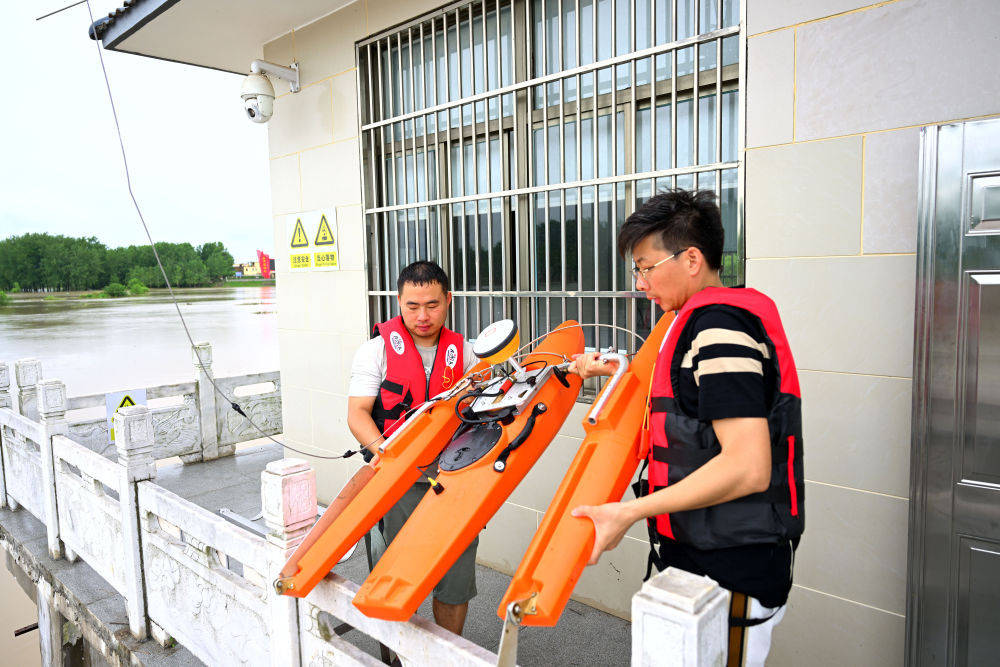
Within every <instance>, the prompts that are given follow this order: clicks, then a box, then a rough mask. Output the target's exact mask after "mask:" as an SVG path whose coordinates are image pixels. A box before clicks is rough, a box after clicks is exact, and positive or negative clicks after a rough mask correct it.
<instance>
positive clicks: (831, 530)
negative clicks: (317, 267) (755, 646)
mask: <svg viewBox="0 0 1000 667" xmlns="http://www.w3.org/2000/svg"><path fill="white" fill-rule="evenodd" d="M746 3H747V16H748V24H747V32H748V34H749V37H748V58H749V62H748V80H747V82H746V86H747V105H748V110H747V145H748V151H747V154H746V166H747V187H746V192H745V195H746V238H747V255H748V262H747V280H748V283H749V284H750V285H751V286H754V287H758V288H760V289H762V290H764V291H765V292H767V293H769V294H770V295H771V296H772V297H774V298H775V300H776V301H777V302H778V305H779V307H780V309H781V311H782V315H783V317H784V322H785V326H786V329H787V331H788V335H789V339H790V340H791V343H792V347H793V351H794V353H795V356H796V361H797V363H798V365H799V367H800V368H801V369H802V387H803V393H804V403H805V408H804V419H805V440H806V459H805V465H806V477H807V479H808V485H807V489H806V507H807V513H808V516H809V521H808V529H807V533H806V536H805V539H804V541H803V545H802V547H801V549H800V552H799V561H798V564H797V571H796V587H795V588H794V589H793V595H792V599H791V606H790V609H789V612H788V615H787V616H786V619H785V621H784V622H783V624H782V626H781V627H779V629H778V631H777V632H776V635H775V643H774V653H773V656H772V658H773V659H772V661H771V663H770V664H774V665H791V664H803V663H804V662H806V661H807V660H808V662H809V663H810V664H816V663H818V664H827V663H828V664H866V665H869V664H871V665H883V664H885V665H894V664H899V663H900V662H901V659H902V641H903V629H904V618H903V616H902V614H903V609H904V605H903V595H904V586H905V546H906V523H907V495H908V460H909V420H910V414H909V413H910V409H909V392H910V390H911V387H910V376H911V358H912V338H913V335H912V331H913V295H914V273H915V259H914V255H913V252H914V249H915V230H916V226H915V225H916V223H915V201H916V169H917V164H916V145H917V144H916V142H917V132H918V129H917V128H915V127H914V126H919V125H923V124H931V123H938V122H945V121H949V120H955V119H962V118H966V117H971V116H980V115H987V114H996V113H1000V102H997V98H996V95H995V94H994V91H995V90H996V89H997V87H998V86H997V85H996V84H997V83H1000V82H998V81H997V77H1000V74H998V72H1000V67H998V66H997V65H998V64H1000V63H998V59H1000V55H998V54H1000V51H997V50H996V49H995V48H994V44H993V41H992V39H993V33H994V32H995V30H994V26H996V25H997V24H998V23H1000V21H998V18H1000V16H998V15H997V14H998V12H1000V5H998V4H997V3H995V2H992V1H991V0H955V1H954V2H948V3H940V2H932V1H931V0H894V1H891V2H879V3H869V2H864V1H863V0H808V1H803V2H794V3H789V2H782V1H779V0H746ZM439 4H441V3H440V0H417V1H412V2H405V3H401V2H392V1H388V0H358V2H355V3H353V4H351V5H349V6H348V7H346V8H344V9H342V10H340V11H338V12H336V13H334V14H331V15H329V16H327V17H325V18H323V19H321V20H319V21H317V22H316V23H313V24H311V25H309V26H306V27H304V28H300V29H296V30H294V31H292V30H291V28H292V26H289V29H290V30H289V33H288V34H286V35H284V36H282V37H280V38H278V39H276V40H275V41H273V42H270V43H269V44H267V45H265V46H264V49H263V52H264V56H265V57H266V58H269V59H271V60H276V61H280V62H284V61H289V60H292V59H294V60H297V61H298V62H299V63H300V66H301V72H302V77H303V82H304V87H303V90H302V92H301V93H298V94H297V95H289V94H284V95H282V96H281V97H280V98H279V99H278V103H277V107H276V112H275V117H274V119H273V120H272V121H271V123H270V124H269V132H270V133H271V139H270V153H271V158H272V159H271V165H270V166H271V182H272V199H273V201H274V213H275V216H276V217H275V234H276V238H277V239H278V240H282V238H283V235H284V227H283V224H282V219H281V217H280V214H284V213H294V212H300V211H306V210H310V209H313V208H318V207H323V208H331V207H333V208H336V211H337V218H338V229H339V234H340V238H339V242H340V252H341V260H342V262H343V267H342V270H341V271H335V272H324V273H314V274H303V275H290V274H288V272H287V271H282V269H285V268H286V266H285V265H284V264H283V262H285V261H286V260H285V259H284V257H283V253H281V252H279V253H278V255H277V259H278V270H279V278H278V297H279V298H278V303H279V311H278V312H279V330H280V334H281V338H280V341H281V363H282V372H283V377H284V388H285V399H284V406H285V407H284V420H285V425H286V437H288V438H289V442H290V443H291V444H293V446H296V447H303V448H308V449H310V451H316V450H320V451H325V452H330V453H335V454H339V453H341V452H342V451H343V450H344V449H346V448H348V447H353V446H354V441H353V438H352V437H351V435H350V433H349V432H348V430H347V427H346V415H345V407H346V393H345V392H346V381H345V378H346V375H347V373H348V372H349V367H350V360H351V358H352V356H353V353H354V350H355V349H356V348H357V346H358V345H360V344H361V342H362V341H364V340H365V339H367V337H368V335H367V334H368V331H367V329H368V321H367V304H366V299H365V296H364V292H365V280H364V271H363V269H364V266H363V240H364V230H363V221H362V216H361V207H360V201H361V190H360V183H361V178H360V174H359V173H358V170H359V158H358V137H357V134H358V130H357V104H356V98H355V95H356V92H357V91H356V83H355V76H356V72H355V70H354V66H355V63H354V42H355V41H357V40H359V39H361V38H363V37H365V36H368V35H370V34H374V33H376V32H379V31H381V30H383V29H386V28H388V27H390V26H393V25H396V24H398V23H401V22H404V21H407V20H409V19H411V18H413V17H415V16H417V15H419V14H421V13H423V12H425V11H428V10H431V9H434V8H435V7H436V6H438V5H439ZM956 49H958V50H959V51H960V52H959V51H956ZM282 245H283V241H282V242H281V243H280V244H279V247H281V246H282ZM584 410H585V408H584V407H583V406H577V408H576V409H575V410H574V412H573V413H572V414H571V415H570V417H569V419H568V420H567V423H566V426H565V427H564V429H563V431H562V433H561V435H560V436H559V437H557V438H556V439H555V440H554V441H553V443H552V445H551V448H550V450H549V451H548V452H547V453H546V454H545V455H544V456H543V457H542V458H541V460H540V461H539V464H538V465H537V466H536V467H535V468H534V469H533V470H532V472H531V473H530V475H529V476H528V478H527V479H526V481H525V483H524V484H523V485H522V486H521V487H520V488H519V489H518V490H517V491H516V492H515V494H514V495H513V496H512V497H511V500H510V502H509V503H507V504H506V505H505V506H504V507H503V509H501V511H500V513H498V515H497V517H496V518H495V519H494V520H493V521H492V522H491V523H490V525H489V527H488V528H487V530H486V531H485V532H484V533H483V537H482V542H481V547H480V551H479V554H480V560H481V561H482V562H484V563H486V564H488V565H492V566H494V567H497V568H499V569H501V570H505V571H510V570H511V569H513V567H514V566H515V565H516V563H517V562H518V561H519V560H520V556H521V554H522V553H523V550H524V548H525V546H526V545H527V543H528V539H530V535H531V533H532V532H533V531H534V529H535V526H536V525H537V522H538V520H539V518H540V516H541V512H543V511H544V509H545V505H546V503H547V501H548V499H549V498H551V495H552V492H553V490H554V488H555V485H556V483H557V481H558V479H559V478H561V476H562V473H563V471H565V468H566V466H567V464H568V462H569V460H570V459H571V457H572V456H573V454H574V452H575V448H576V447H577V446H579V442H580V439H581V438H582V435H583V433H582V429H581V428H580V426H579V424H580V421H581V419H582V418H583V414H584ZM313 463H314V465H315V466H316V467H317V470H318V480H319V486H320V496H321V498H322V499H324V500H328V499H329V498H330V497H331V496H333V495H334V494H335V493H336V492H337V490H338V489H339V487H340V485H341V484H343V482H344V481H345V480H346V479H347V476H348V475H349V474H350V473H351V472H352V471H353V470H354V469H355V468H356V466H357V463H356V462H354V459H352V460H351V461H349V462H346V463H340V462H333V463H330V462H323V461H320V460H318V459H314V460H313ZM643 532H644V529H643V527H642V526H638V527H637V528H635V529H633V530H632V531H630V533H629V536H628V537H626V539H625V540H623V543H622V545H621V546H620V547H619V549H618V550H616V552H615V553H613V554H612V555H611V556H610V557H607V558H605V559H603V560H602V564H601V565H600V566H598V567H595V568H588V569H587V570H586V571H585V573H584V575H583V577H582V579H581V581H580V583H579V585H578V586H577V589H576V593H577V598H578V599H581V600H583V601H586V602H589V603H592V604H594V605H596V606H599V607H601V608H604V609H608V610H611V611H613V612H614V613H617V614H619V615H622V616H626V617H627V615H628V609H629V600H630V598H631V595H632V593H633V592H634V591H635V590H636V589H637V588H638V585H639V579H640V578H641V576H642V574H643V573H644V571H645V564H646V550H647V546H646V544H645V541H644V539H643ZM492 602H494V601H484V604H486V603H492Z"/></svg>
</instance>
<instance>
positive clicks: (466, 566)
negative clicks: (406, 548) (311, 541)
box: [372, 482, 479, 604]
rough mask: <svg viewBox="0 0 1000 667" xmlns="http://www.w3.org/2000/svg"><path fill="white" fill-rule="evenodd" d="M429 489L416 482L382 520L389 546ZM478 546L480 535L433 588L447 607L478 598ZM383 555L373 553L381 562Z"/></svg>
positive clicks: (425, 484) (425, 485)
mask: <svg viewBox="0 0 1000 667" xmlns="http://www.w3.org/2000/svg"><path fill="white" fill-rule="evenodd" d="M428 489H430V484H427V483H426V482H417V483H416V484H414V485H413V486H411V487H410V488H409V490H408V491H407V492H406V494H404V495H403V497H402V498H400V499H399V501H398V502H397V503H396V504H395V505H393V506H392V509H390V510H389V511H388V512H386V515H385V517H384V518H383V519H382V525H383V532H384V534H385V541H386V543H389V542H392V540H393V538H394V537H396V534H397V533H398V532H399V531H400V529H401V528H402V527H403V524H404V523H406V520H407V519H408V518H409V517H410V515H411V514H413V510H415V509H416V507H417V504H418V503H419V502H420V500H421V499H422V498H423V497H424V494H426V493H427V490H428ZM478 546H479V536H478V535H477V536H476V539H474V540H472V544H470V545H469V548H468V549H466V550H465V551H463V552H462V555H461V556H459V557H458V560H457V561H455V564H454V565H452V566H451V569H449V570H448V571H447V572H445V573H444V576H443V577H442V578H441V581H439V582H438V584H437V585H436V586H435V587H434V599H435V600H437V601H438V602H443V603H444V604H465V603H466V602H468V601H469V600H471V599H472V598H474V597H476V547H478ZM378 556H381V554H373V556H372V557H373V560H376V561H377V560H378Z"/></svg>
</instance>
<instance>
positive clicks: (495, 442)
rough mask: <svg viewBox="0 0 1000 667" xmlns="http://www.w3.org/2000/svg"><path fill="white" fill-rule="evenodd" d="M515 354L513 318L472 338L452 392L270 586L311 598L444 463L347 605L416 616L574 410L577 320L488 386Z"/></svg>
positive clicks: (366, 474)
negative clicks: (469, 361) (570, 363)
mask: <svg viewBox="0 0 1000 667" xmlns="http://www.w3.org/2000/svg"><path fill="white" fill-rule="evenodd" d="M495 327H499V328H495ZM517 344H518V338H517V331H516V328H515V327H514V326H513V322H510V321H509V320H505V321H503V322H498V323H496V324H495V325H491V327H488V328H487V329H486V331H484V332H483V334H481V335H480V338H479V339H477V344H476V352H477V354H479V355H480V357H481V358H483V359H484V361H483V362H481V363H480V364H478V365H477V366H476V367H475V368H473V369H472V370H471V371H470V372H469V373H468V374H466V375H465V377H463V378H462V380H461V381H460V382H459V383H458V384H457V385H456V386H455V388H454V389H452V390H451V391H449V392H447V393H445V394H442V395H439V396H436V397H435V398H434V399H432V400H431V401H428V402H427V403H424V404H423V405H422V406H420V408H418V409H417V410H416V412H414V414H413V415H411V416H410V417H409V418H408V419H407V420H406V422H405V423H404V424H403V426H402V427H400V428H399V429H398V430H396V431H395V432H394V433H393V434H392V436H390V438H389V439H388V440H387V441H386V442H385V443H383V445H382V447H381V450H382V451H381V452H380V455H379V456H378V457H377V458H376V459H375V460H374V461H372V463H371V464H369V465H366V466H364V467H362V468H361V469H360V470H359V471H358V473H356V474H355V476H354V477H353V478H352V479H351V480H350V481H349V482H348V483H347V485H346V486H345V487H344V489H343V490H342V491H341V492H340V495H339V496H338V497H337V498H336V499H335V500H334V502H332V503H331V504H330V507H329V508H328V509H327V510H326V512H325V513H324V514H323V516H322V517H321V518H320V519H319V521H317V523H316V524H315V525H314V526H313V528H312V529H311V530H310V531H309V534H308V535H307V536H306V538H305V539H304V540H303V542H302V543H301V544H300V545H299V547H298V548H297V549H296V550H295V552H294V553H293V554H292V556H291V558H289V560H288V562H287V563H286V564H285V566H284V568H282V570H281V576H280V578H279V579H278V580H277V581H276V582H275V588H276V590H277V591H278V592H279V593H282V594H285V595H292V596H295V597H305V596H306V595H308V594H309V592H310V591H311V590H312V589H313V587H315V585H316V584H317V583H318V582H319V580H320V579H322V578H323V577H324V576H326V574H327V573H328V572H329V571H330V569H331V568H332V567H333V566H334V565H335V564H336V563H337V562H338V561H339V560H340V558H341V557H342V556H343V555H344V554H345V553H347V551H348V550H349V549H350V548H351V546H353V545H354V544H356V543H357V541H358V540H359V539H361V538H362V537H363V536H364V535H365V533H367V532H368V531H369V530H370V529H371V527H372V526H374V525H375V523H376V522H377V521H378V520H379V519H380V518H381V517H382V516H383V515H384V514H385V513H386V512H387V511H388V510H389V509H390V508H392V506H393V505H394V504H395V503H396V502H397V501H398V500H399V499H400V498H401V497H402V496H403V494H405V493H406V491H407V489H409V488H410V487H411V486H412V485H413V483H414V482H416V481H417V479H418V478H419V477H420V476H421V471H420V469H421V468H425V467H427V466H428V465H430V464H432V463H433V462H434V461H435V460H436V459H437V457H438V454H442V457H441V463H440V467H441V473H440V474H439V476H438V481H439V485H438V487H437V489H438V491H437V493H428V494H427V496H426V497H425V498H424V500H423V501H421V503H420V504H419V505H418V506H417V509H416V510H415V511H414V513H413V514H412V515H411V516H410V518H409V520H408V521H407V522H406V524H405V525H404V527H403V529H402V530H401V531H400V532H399V534H398V535H397V536H396V538H395V539H394V540H393V542H392V544H391V545H390V547H389V549H388V550H387V551H386V553H385V554H384V555H383V556H382V558H381V560H380V561H379V563H378V565H377V567H376V568H375V569H374V571H373V572H372V574H371V575H370V576H369V578H368V580H367V581H366V582H365V584H364V586H363V587H362V588H361V590H360V591H359V593H358V596H357V597H356V598H355V604H357V606H358V607H359V608H360V609H361V610H362V611H364V612H365V613H366V614H368V615H369V616H374V617H377V618H387V619H395V620H405V619H407V618H409V617H410V616H411V615H412V614H413V612H414V611H415V610H416V608H417V607H418V606H419V605H420V603H421V602H422V601H423V600H424V598H425V597H426V596H427V594H429V593H430V591H431V589H432V588H433V587H434V585H435V584H436V583H437V581H438V580H439V579H440V578H441V576H442V575H443V574H444V572H446V571H447V570H448V568H449V567H451V565H452V564H453V563H454V561H455V560H456V559H457V558H458V556H459V555H460V554H461V553H462V552H463V551H464V550H465V549H466V547H468V545H469V544H470V543H471V542H472V540H473V538H475V536H476V535H477V534H478V533H479V531H480V530H482V529H483V527H484V526H485V525H486V522H487V521H488V520H489V519H490V518H491V517H492V516H493V514H495V513H496V511H497V510H498V509H499V508H500V506H501V505H502V504H503V502H504V500H505V499H506V498H507V497H508V496H509V495H510V493H511V492H512V491H513V490H514V487H516V486H517V484H518V482H520V481H521V479H522V478H523V477H524V475H525V474H526V473H527V472H528V470H529V469H530V468H531V466H532V465H533V464H534V463H535V461H536V460H537V458H538V456H540V455H541V453H542V452H543V451H544V450H545V448H546V447H547V446H548V444H549V442H550V441H551V440H552V438H553V437H554V436H555V434H556V433H557V432H558V430H559V428H560V427H561V426H562V424H563V422H564V421H565V419H566V416H567V415H568V414H569V411H570V409H571V408H572V407H573V404H574V402H575V401H576V397H577V394H578V393H579V390H580V385H581V382H580V379H579V377H577V376H575V375H566V373H565V372H564V370H563V368H564V367H565V365H566V364H565V363H563V362H565V361H566V360H567V359H569V358H570V357H571V356H572V355H573V354H576V353H579V352H582V351H583V333H582V330H581V329H580V327H579V325H578V324H577V323H576V322H572V321H569V322H565V323H563V324H561V325H559V327H556V329H555V330H554V331H553V332H552V333H550V334H549V335H548V336H546V337H545V339H544V340H543V341H542V342H541V343H540V344H539V345H538V347H537V348H536V349H535V350H534V351H533V352H532V353H530V354H528V355H527V356H526V357H525V358H524V359H522V360H521V365H518V364H517V363H516V362H513V363H512V366H514V368H515V370H516V373H514V374H512V375H510V376H507V377H497V378H490V375H489V372H488V371H489V368H490V365H491V364H499V363H501V362H503V361H504V360H506V359H507V358H508V357H510V356H511V354H513V353H514V352H515V351H516V350H517ZM460 415H461V416H460ZM463 421H464V422H465V423H463ZM486 445H489V446H486ZM446 446H447V447H446ZM443 449H444V450H445V452H444V453H442V450H443ZM441 489H443V491H441ZM438 494H440V495H438Z"/></svg>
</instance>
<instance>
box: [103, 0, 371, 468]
mask: <svg viewBox="0 0 1000 667" xmlns="http://www.w3.org/2000/svg"><path fill="white" fill-rule="evenodd" d="M84 2H85V3H86V5H87V14H88V15H89V16H90V24H91V25H93V24H94V12H93V10H92V9H91V7H90V0H84ZM94 45H95V46H96V47H97V58H98V60H99V61H100V64H101V73H102V74H103V75H104V85H105V87H106V88H107V91H108V101H109V102H110V103H111V115H112V116H113V118H114V121H115V131H116V132H117V134H118V146H119V147H120V148H121V154H122V163H123V165H124V167H125V183H126V185H127V186H128V194H129V196H130V197H131V198H132V205H133V206H134V207H135V212H136V214H138V216H139V222H141V223H142V228H143V229H144V230H145V232H146V238H147V239H148V240H149V247H150V248H152V249H153V257H155V258H156V265H157V266H158V267H159V268H160V273H161V274H163V280H164V282H165V283H166V285H167V291H168V292H169V293H170V298H171V300H172V301H173V303H174V308H176V309H177V316H178V317H179V318H180V320H181V325H182V326H183V327H184V333H185V335H186V336H187V339H188V342H189V343H190V344H191V349H192V350H194V354H195V357H197V359H198V365H199V366H200V367H201V368H202V370H204V372H205V376H206V377H207V378H208V380H209V382H210V383H211V384H212V388H213V389H214V390H215V392H216V393H217V394H218V395H219V396H221V397H222V398H223V399H224V400H225V401H226V402H227V403H229V406H230V407H231V408H232V409H233V411H234V412H236V413H237V414H238V415H240V416H242V417H243V418H244V419H246V420H247V422H248V423H249V424H250V425H251V426H252V427H253V428H254V429H255V430H256V431H257V432H258V433H260V434H261V436H263V437H265V438H267V439H268V440H270V441H272V442H274V443H275V444H277V445H280V446H281V447H284V448H285V449H289V450H291V451H293V452H295V453H296V454H302V455H303V456H311V457H313V458H317V459H324V460H334V459H346V458H350V457H352V456H354V455H355V454H357V453H359V451H360V450H350V449H349V450H347V451H346V452H344V453H343V454H340V455H339V456H330V455H325V454H315V453H310V452H304V451H302V450H300V449H296V448H295V447H291V446H289V445H287V444H285V443H283V442H281V441H279V440H277V439H276V438H275V437H274V436H272V435H270V434H268V433H265V432H264V430H263V429H262V428H261V427H260V426H258V425H257V424H256V422H254V420H253V419H251V418H250V416H249V415H247V414H246V412H244V411H243V408H241V407H240V406H239V404H238V403H236V401H234V400H232V399H230V398H229V397H228V396H226V394H225V392H223V391H222V390H221V389H220V388H219V385H218V384H216V382H215V378H214V377H212V374H211V373H210V372H209V371H208V369H207V368H206V367H205V365H204V363H203V361H202V357H201V354H200V353H199V352H198V348H197V347H196V346H195V344H194V339H193V338H192V337H191V330H190V329H188V325H187V321H186V320H185V319H184V314H183V313H182V312H181V306H180V303H179V302H178V301H177V296H176V295H175V294H174V288H173V286H172V285H171V284H170V278H169V277H168V276H167V272H166V270H165V269H164V268H163V262H162V261H160V253H158V252H157V251H156V243H154V242H153V235H152V234H151V233H150V231H149V226H148V225H147V224H146V219H145V217H144V216H143V215H142V209H141V208H140V207H139V202H138V201H137V200H136V198H135V192H134V191H133V190H132V175H131V172H130V171H129V165H128V156H127V155H126V153H125V140H124V139H123V138H122V129H121V125H120V124H119V122H118V110H117V108H116V107H115V98H114V95H113V94H112V93H111V81H110V80H109V78H108V70H107V67H105V65H104V54H103V53H102V51H101V43H100V40H98V39H95V40H94Z"/></svg>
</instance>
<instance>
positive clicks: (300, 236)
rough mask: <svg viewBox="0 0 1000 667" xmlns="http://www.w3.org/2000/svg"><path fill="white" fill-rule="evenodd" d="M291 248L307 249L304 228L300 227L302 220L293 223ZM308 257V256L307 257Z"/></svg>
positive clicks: (307, 242)
mask: <svg viewBox="0 0 1000 667" xmlns="http://www.w3.org/2000/svg"><path fill="white" fill-rule="evenodd" d="M291 246H292V247H293V248H308V247H309V237H308V236H306V228H305V227H303V226H302V220H301V219H299V220H296V221H295V231H293V232H292V243H291ZM307 257H308V255H307Z"/></svg>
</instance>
